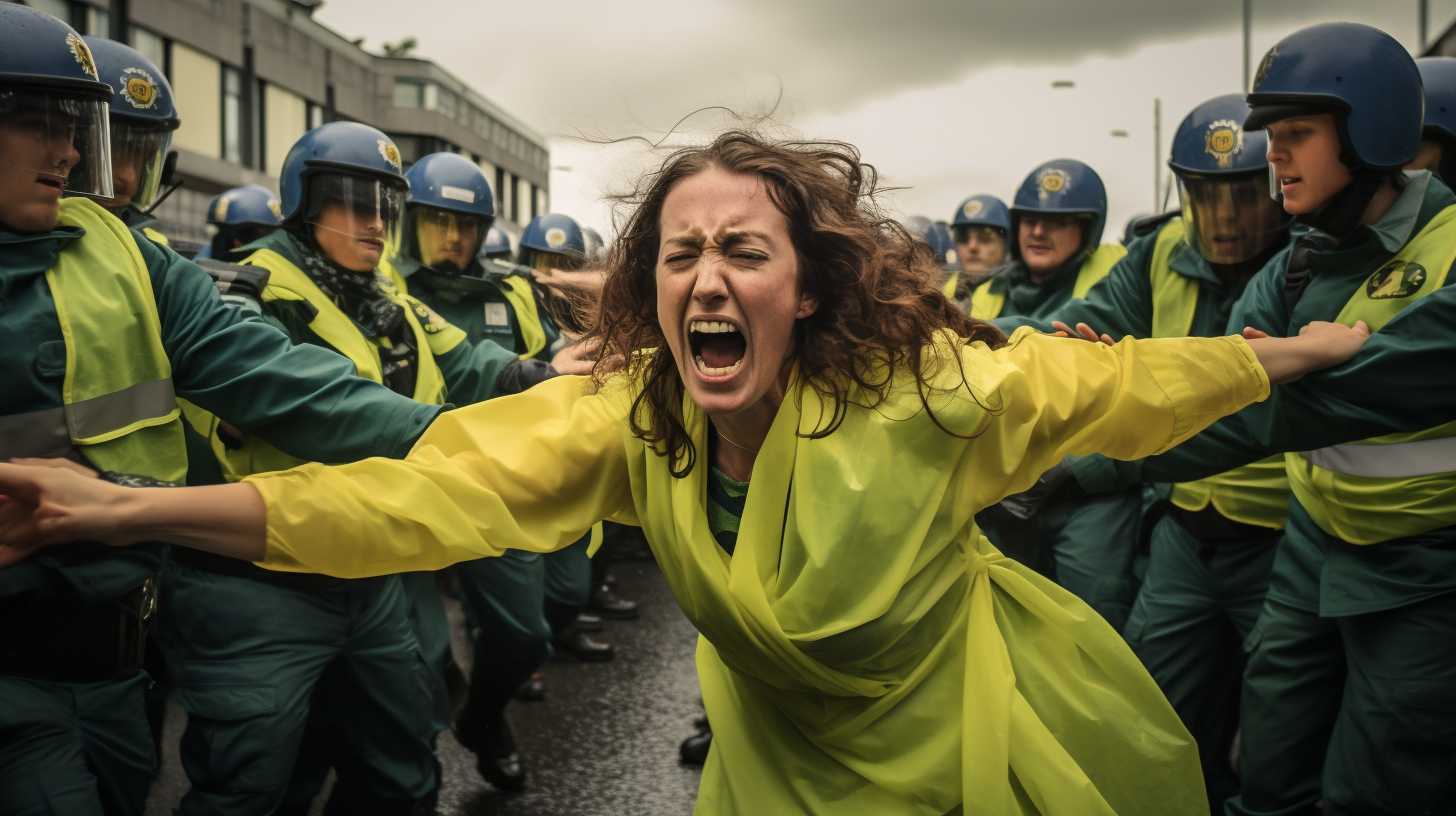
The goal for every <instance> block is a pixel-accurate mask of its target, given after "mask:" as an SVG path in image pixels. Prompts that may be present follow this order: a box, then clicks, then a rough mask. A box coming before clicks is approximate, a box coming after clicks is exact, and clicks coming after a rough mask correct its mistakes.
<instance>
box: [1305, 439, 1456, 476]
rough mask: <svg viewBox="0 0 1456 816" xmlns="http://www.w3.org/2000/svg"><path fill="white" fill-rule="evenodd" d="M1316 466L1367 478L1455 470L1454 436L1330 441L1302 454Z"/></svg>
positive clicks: (1428, 473)
mask: <svg viewBox="0 0 1456 816" xmlns="http://www.w3.org/2000/svg"><path fill="white" fill-rule="evenodd" d="M1302 455H1303V456H1304V458H1305V459H1308V460H1309V462H1310V464H1312V465H1314V466H1315V467H1320V468H1324V469H1325V470H1333V471H1334V472H1336V473H1343V474H1345V475H1346V476H1363V477H1365V478H1368V479H1409V478H1413V477H1416V476H1433V475H1435V474H1438V473H1451V472H1453V471H1456V437H1451V436H1448V437H1445V438H1442V439H1423V440H1420V441H1416V442H1396V443H1394V444H1390V445H1332V446H1331V447H1328V448H1320V449H1319V450H1314V451H1305V452H1304V453H1303V454H1302Z"/></svg>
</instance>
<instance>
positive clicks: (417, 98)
mask: <svg viewBox="0 0 1456 816" xmlns="http://www.w3.org/2000/svg"><path fill="white" fill-rule="evenodd" d="M394 106H395V107H396V108H423V107H424V106H425V85H424V83H422V82H416V81H415V80H412V79H396V80H395V81H394Z"/></svg>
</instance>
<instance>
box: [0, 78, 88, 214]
mask: <svg viewBox="0 0 1456 816" xmlns="http://www.w3.org/2000/svg"><path fill="white" fill-rule="evenodd" d="M108 108H109V105H108V104H107V102H106V100H104V99H90V98H86V97H74V96H56V95H54V94H46V93H38V92H34V91H30V92H27V91H10V90H4V91H0V128H3V129H4V130H6V131H8V132H9V134H10V135H11V136H12V137H13V138H8V139H6V140H5V141H4V144H5V147H4V148H0V149H3V150H4V155H0V163H4V164H5V165H6V166H8V167H10V168H12V169H19V170H20V171H21V172H24V173H34V174H35V181H36V182H37V183H40V184H46V185H52V186H55V187H58V188H60V189H61V190H63V191H64V192H67V193H72V194H79V195H86V196H96V197H100V198H110V197H111V194H112V186H111V130H110V127H109V124H110V123H109V121H108Z"/></svg>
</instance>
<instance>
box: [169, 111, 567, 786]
mask: <svg viewBox="0 0 1456 816" xmlns="http://www.w3.org/2000/svg"><path fill="white" fill-rule="evenodd" d="M281 188H282V195H281V203H282V212H283V227H282V228H281V229H278V230H276V231H274V232H273V233H271V234H269V235H267V236H265V237H264V238H262V239H261V240H259V241H257V242H255V243H254V244H252V245H251V250H252V251H251V254H249V255H248V257H247V258H245V259H244V261H243V264H244V265H249V266H258V267H261V268H264V269H267V270H268V271H269V280H268V286H267V288H266V289H265V290H264V293H263V312H264V316H265V318H266V319H268V320H270V321H272V322H274V323H276V324H277V325H279V326H280V327H282V328H283V330H284V331H285V332H286V333H287V334H288V335H289V336H290V337H291V338H292V339H293V340H294V341H295V342H298V343H301V344H313V345H319V346H323V347H325V348H327V349H329V350H330V351H331V353H334V354H337V355H340V356H341V357H342V358H345V359H347V360H348V362H349V363H350V364H351V365H352V367H353V368H354V369H355V370H357V371H358V372H359V373H360V374H361V375H363V376H365V377H367V378H369V379H373V380H375V381H377V382H380V383H382V384H383V385H385V386H387V387H388V388H389V389H390V390H392V391H395V392H396V393H399V394H401V395H403V396H408V397H411V398H413V399H414V400H416V401H418V402H421V403H426V404H440V403H443V402H444V401H445V400H446V398H447V397H448V398H449V399H450V400H451V401H452V402H455V403H457V404H466V403H470V402H474V401H477V400H479V399H484V398H486V397H489V396H493V395H494V394H496V393H498V392H499V390H500V389H501V388H502V387H511V388H515V389H517V390H519V388H520V387H522V386H523V384H524V385H528V384H530V383H531V382H534V381H535V380H538V379H539V377H536V378H535V379H531V377H530V372H522V370H521V369H522V366H521V365H520V364H519V361H518V360H517V359H516V356H515V355H514V354H511V353H510V352H508V351H506V350H505V349H503V348H501V347H500V346H497V345H495V344H493V343H488V342H487V343H478V344H473V343H471V342H469V341H468V340H467V339H466V337H465V334H464V332H462V331H460V330H459V329H457V328H455V327H453V326H451V325H450V324H449V323H448V322H446V321H444V320H442V319H441V318H440V317H439V316H438V315H436V314H434V313H433V312H431V311H430V310H429V309H428V307H426V306H424V305H423V304H422V303H420V302H418V301H416V300H414V299H412V298H410V297H408V296H407V295H403V294H401V293H399V292H398V291H397V290H396V289H395V288H394V287H393V286H392V285H391V284H390V282H389V279H388V278H387V277H386V276H385V275H384V274H383V273H382V272H381V271H380V261H381V259H382V257H383V253H384V252H385V248H386V247H389V246H396V245H398V240H399V237H398V229H399V226H400V222H401V219H402V216H403V209H404V200H405V190H406V181H405V178H404V175H403V173H402V172H401V169H400V165H399V154H398V150H397V148H396V147H395V145H394V143H393V142H392V141H390V140H389V139H388V137H386V136H385V135H384V134H383V133H381V132H379V131H378V130H375V129H374V128H371V127H368V126H366V125H362V124H357V123H352V122H334V123H330V124H326V125H323V126H322V127H319V128H315V129H314V130H311V131H309V132H308V133H306V134H304V135H303V136H302V137H301V138H300V139H299V140H298V142H297V143H295V144H294V146H293V148H292V149H291V150H290V151H289V153H288V155H287V157H286V158H285V159H284V162H283V168H282V173H281ZM523 380H524V381H525V382H524V383H523ZM213 443H214V450H215V451H216V452H217V453H218V455H219V456H220V457H221V458H222V460H223V464H224V468H225V470H226V471H227V474H228V476H229V478H234V479H235V478H239V477H241V476H244V475H248V474H251V473H257V472H261V471H265V470H277V469H280V468H285V467H291V466H293V465H294V464H297V463H298V461H299V460H298V459H297V458H296V457H293V456H291V455H288V454H286V453H284V452H282V451H279V450H277V449H276V448H274V447H273V446H271V445H269V444H268V443H267V442H266V441H265V440H263V439H260V438H258V437H256V436H253V435H243V436H236V435H233V434H231V433H229V431H228V429H226V428H224V427H219V428H218V429H216V432H215V436H214V439H213ZM179 562H180V564H179V569H178V577H177V582H176V583H177V587H178V588H177V593H176V594H177V601H176V603H177V607H178V609H177V613H178V614H177V615H176V616H175V617H176V618H177V619H178V620H179V621H186V620H189V619H192V620H197V619H206V620H210V621H215V622H216V623H215V625H214V628H213V629H211V630H207V631H203V632H189V631H180V632H177V633H176V637H169V638H167V646H168V650H169V655H168V657H169V661H170V662H171V663H172V664H173V665H174V666H176V667H177V674H178V677H179V682H178V685H179V687H184V689H185V691H186V696H185V697H184V701H186V700H187V699H191V700H192V701H193V702H194V704H193V706H192V707H190V708H189V714H190V715H192V716H191V717H190V718H189V723H188V729H189V732H190V733H191V736H190V738H189V737H184V743H183V760H184V764H186V765H187V767H188V773H189V776H191V777H192V779H193V781H194V784H193V788H192V791H191V792H189V793H188V796H187V798H184V800H183V809H184V811H186V810H187V809H188V808H189V807H196V808H198V809H199V810H208V811H210V812H231V811H234V810H236V811H239V812H251V811H254V810H264V811H265V812H266V811H267V810H268V809H271V808H272V807H274V806H275V805H276V804H277V803H278V801H280V799H281V798H282V797H283V795H284V791H285V789H286V788H287V786H288V783H289V782H290V779H291V777H292V774H293V767H292V762H291V761H289V762H287V763H283V762H277V761H274V759H273V755H274V754H275V753H278V752H279V751H278V746H283V750H282V753H283V754H284V755H285V756H289V757H291V756H293V755H295V753H296V751H297V749H298V745H299V744H300V741H301V740H302V723H303V721H304V720H306V719H307V718H308V715H309V710H310V701H311V698H313V697H315V696H317V697H318V698H320V699H323V700H326V701H327V705H326V706H325V707H324V710H323V714H324V716H325V724H324V725H322V726H318V727H323V728H326V729H327V730H329V731H331V732H334V733H339V734H342V735H343V736H342V739H340V740H338V741H337V746H338V747H340V748H341V749H343V750H340V751H339V752H338V753H337V754H336V755H335V756H332V757H331V759H333V761H334V764H335V767H337V768H338V769H339V772H340V777H341V778H342V779H346V780H347V784H341V785H339V786H338V789H337V790H336V792H335V794H334V796H333V799H332V802H331V807H334V808H336V809H338V810H339V811H340V812H361V811H364V810H368V811H371V812H372V811H374V810H376V809H378V807H379V806H378V805H376V804H375V803H374V799H376V798H378V797H380V796H386V794H387V793H388V792H390V791H394V792H395V793H393V795H390V796H387V798H386V799H385V801H393V802H400V803H401V806H402V804H403V802H402V800H403V797H402V796H400V793H401V792H404V791H407V790H410V789H411V788H412V787H413V785H414V783H415V780H416V779H417V778H418V777H419V776H420V775H421V773H422V772H421V768H424V769H427V771H430V772H431V773H432V770H433V768H434V758H433V751H432V743H433V738H434V736H435V734H436V733H438V731H440V730H442V729H443V728H445V727H447V726H448V716H449V704H448V693H447V691H446V686H445V677H446V673H447V671H448V662H449V661H450V654H449V629H448V624H447V622H446V620H445V616H444V609H443V604H442V601H441V599H440V597H439V595H438V590H437V589H436V585H435V576H434V575H433V574H432V573H408V574H405V575H403V576H398V577H389V578H385V579H381V580H376V581H364V582H359V581H343V580H338V579H332V578H323V577H317V576H310V577H308V578H304V577H303V576H291V575H285V574H278V573H270V572H267V571H264V570H260V569H256V568H254V567H251V566H249V565H243V569H241V570H240V569H238V568H237V565H234V564H223V563H221V562H220V561H219V560H218V559H213V558H209V557H207V556H206V555H203V556H202V557H201V558H196V557H188V558H186V559H181V558H179ZM279 616H283V617H286V618H287V624H286V625H278V624H277V623H276V622H277V621H278V620H279V619H280V618H279ZM341 633H348V637H344V636H343V635H342V634H341ZM366 644H367V646H368V648H367V650H365V648H364V647H365V645H366ZM421 655H422V656H423V658H424V660H423V661H421V660H420V659H419V658H420V656H421ZM224 661H225V662H227V663H229V664H230V665H231V666H232V667H233V670H234V671H235V672H238V673H241V674H242V675H243V676H244V677H246V678H249V679H250V680H253V681H257V680H258V679H260V678H269V684H270V685H271V686H272V687H273V688H275V689H277V691H276V692H275V697H274V700H275V702H274V704H273V705H271V706H265V707H260V706H258V705H257V704H256V702H255V701H254V700H253V699H252V698H251V697H249V696H246V695H239V694H237V693H235V692H229V693H219V692H218V691H217V690H215V689H213V688H211V687H210V686H208V685H206V684H205V683H204V682H202V680H201V679H200V678H203V677H205V674H206V671H207V670H208V667H213V666H216V665H218V664H219V663H220V662H224ZM422 669H423V670H422ZM191 678H199V679H198V680H197V681H196V682H192V683H188V682H186V681H187V680H188V679H191ZM360 697H369V698H370V699H371V700H372V701H373V704H374V706H375V707H376V709H378V710H377V711H376V713H375V714H374V715H373V716H370V717H362V716H360V715H359V713H358V711H357V701H358V699H359V698H360ZM198 701H200V702H201V704H200V705H199V704H198ZM211 746H232V748H231V749H227V750H220V749H218V748H216V747H211ZM260 746H269V750H267V751H262V750H261V749H260ZM194 771H195V772H194ZM199 774H200V775H201V776H202V778H204V779H206V780H209V781H210V783H211V784H210V785H209V786H207V787H206V788H204V790H203V792H202V793H201V794H199V786H198V784H197V779H198V775H199ZM429 775H430V773H427V774H426V776H429ZM305 776H306V774H305Z"/></svg>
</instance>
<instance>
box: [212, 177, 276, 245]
mask: <svg viewBox="0 0 1456 816" xmlns="http://www.w3.org/2000/svg"><path fill="white" fill-rule="evenodd" d="M282 224H283V209H282V206H281V205H280V204H279V202H278V196H275V195H273V191H271V190H269V189H268V188H267V187H264V186H262V185H258V184H248V185H245V186H243V187H234V188H232V189H231V190H227V191H226V192H223V193H220V194H218V195H217V196H215V197H214V198H213V199H212V201H210V202H209V203H208V205H207V225H208V227H209V228H210V230H211V231H212V240H211V241H210V242H209V243H208V245H207V247H206V248H205V249H204V250H203V253H202V254H200V255H199V257H209V258H216V259H217V260H220V261H240V260H242V259H243V258H244V257H246V255H247V252H246V251H240V250H242V249H243V247H245V246H247V245H248V244H251V243H253V242H254V241H256V240H258V239H260V238H262V237H264V236H265V235H267V234H268V233H270V232H272V231H273V230H275V229H278V227H279V226H281V225H282Z"/></svg>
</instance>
